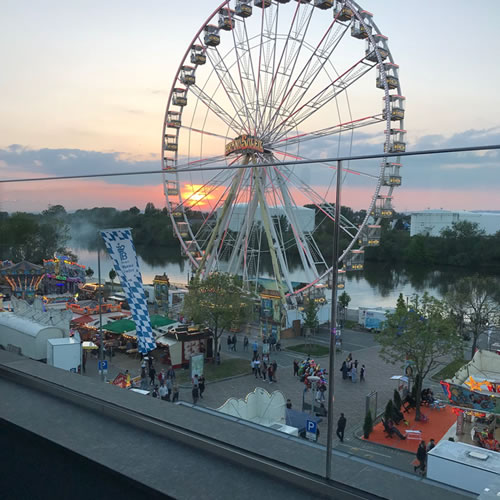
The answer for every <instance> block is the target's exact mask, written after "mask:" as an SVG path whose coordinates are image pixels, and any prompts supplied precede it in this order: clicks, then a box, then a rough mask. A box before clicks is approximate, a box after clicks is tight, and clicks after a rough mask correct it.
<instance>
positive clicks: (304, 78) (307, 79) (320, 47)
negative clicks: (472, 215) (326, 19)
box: [263, 17, 348, 135]
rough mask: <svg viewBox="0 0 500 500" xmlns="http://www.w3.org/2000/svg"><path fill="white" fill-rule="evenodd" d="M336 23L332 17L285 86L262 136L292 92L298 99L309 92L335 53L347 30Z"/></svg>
mask: <svg viewBox="0 0 500 500" xmlns="http://www.w3.org/2000/svg"><path fill="white" fill-rule="evenodd" d="M336 23H337V17H334V19H333V21H332V23H331V24H330V25H329V26H328V28H327V30H326V32H325V33H324V35H323V36H322V37H321V39H320V41H319V43H318V44H317V45H316V47H315V48H314V49H313V50H312V54H311V56H310V57H309V59H308V61H307V62H306V63H305V64H304V66H303V67H302V69H301V71H300V73H299V74H298V75H297V77H296V79H295V81H294V82H293V84H292V85H291V86H289V85H287V86H286V88H285V91H284V97H283V98H282V100H281V102H280V103H279V105H278V106H275V108H276V111H275V113H274V116H273V117H272V118H271V119H270V120H269V122H268V126H267V128H266V130H265V131H264V133H263V135H265V133H266V132H268V130H269V129H270V128H271V127H274V125H275V123H276V121H277V120H278V118H279V116H282V115H284V114H285V113H281V114H280V111H281V109H282V108H286V107H287V106H286V103H287V102H288V101H289V100H290V97H291V96H292V95H293V94H292V92H293V91H296V92H298V93H299V94H300V95H301V97H300V98H302V97H303V96H304V95H305V94H306V93H307V92H308V91H309V89H310V88H311V86H312V84H313V82H314V80H315V78H316V77H317V76H318V75H319V73H320V71H321V70H322V69H323V68H324V66H325V64H326V62H327V61H329V60H330V57H331V56H332V54H333V52H334V51H335V49H336V48H337V46H338V45H339V43H340V42H341V40H342V38H343V37H344V35H345V33H346V32H347V29H348V27H347V25H343V24H336ZM335 26H336V30H335V31H334V32H333V34H332V29H333V28H334V27H335ZM289 36H290V35H289ZM313 60H315V65H314V66H313V69H312V71H311V73H308V71H309V68H310V66H311V64H312V61H313ZM318 61H320V63H319V67H318ZM291 75H292V73H291V74H290V77H291ZM294 100H295V99H292V102H294ZM299 100H300V99H299Z"/></svg>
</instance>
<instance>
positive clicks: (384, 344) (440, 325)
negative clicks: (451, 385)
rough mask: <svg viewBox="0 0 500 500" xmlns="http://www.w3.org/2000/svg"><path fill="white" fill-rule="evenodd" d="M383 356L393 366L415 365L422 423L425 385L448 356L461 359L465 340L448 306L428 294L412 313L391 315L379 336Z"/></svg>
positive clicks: (410, 309)
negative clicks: (423, 389) (426, 378)
mask: <svg viewBox="0 0 500 500" xmlns="http://www.w3.org/2000/svg"><path fill="white" fill-rule="evenodd" d="M377 338H378V341H379V343H380V345H381V349H380V356H381V357H382V359H384V360H385V361H388V362H390V363H392V364H395V363H397V362H400V363H405V362H407V361H412V367H413V371H414V374H415V375H416V377H415V394H416V403H417V404H416V419H417V420H419V419H420V393H421V390H422V383H423V380H424V378H425V377H426V376H427V374H428V373H429V371H430V370H432V369H433V368H435V367H436V366H437V364H438V359H439V358H440V357H441V356H444V355H450V354H451V355H452V356H453V357H454V358H455V359H457V358H458V357H459V356H460V355H461V351H462V339H461V338H460V336H459V335H457V333H456V331H455V324H454V321H453V318H452V317H451V316H450V314H449V311H448V309H447V307H446V305H445V304H444V302H442V301H440V300H437V299H436V298H434V297H432V296H430V295H428V294H427V293H425V294H424V295H423V297H421V298H419V296H418V295H414V296H413V297H412V299H411V301H410V302H409V304H408V310H406V308H405V309H404V310H402V309H399V310H396V311H395V312H394V313H393V314H387V319H386V321H385V322H384V328H383V329H382V331H381V332H380V333H379V334H378V337H377Z"/></svg>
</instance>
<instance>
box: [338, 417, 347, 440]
mask: <svg viewBox="0 0 500 500" xmlns="http://www.w3.org/2000/svg"><path fill="white" fill-rule="evenodd" d="M346 424H347V419H346V418H345V417H344V414H343V413H341V414H340V418H339V420H338V422H337V433H336V434H337V437H338V438H339V439H340V442H341V443H343V442H344V431H345V426H346Z"/></svg>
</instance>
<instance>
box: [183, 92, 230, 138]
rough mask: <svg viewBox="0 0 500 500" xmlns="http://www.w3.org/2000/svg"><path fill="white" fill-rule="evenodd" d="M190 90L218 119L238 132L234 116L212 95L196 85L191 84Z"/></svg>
mask: <svg viewBox="0 0 500 500" xmlns="http://www.w3.org/2000/svg"><path fill="white" fill-rule="evenodd" d="M189 89H190V90H191V92H193V94H194V95H195V96H196V97H197V98H198V99H199V100H200V101H201V102H202V103H203V104H204V105H205V106H206V107H207V108H208V109H209V110H210V111H211V112H212V113H213V114H214V115H215V116H217V117H218V118H219V119H220V120H222V121H223V122H224V123H225V124H226V125H227V126H228V127H229V128H230V129H231V130H232V131H233V132H234V133H235V134H239V133H240V131H239V130H238V128H237V127H235V123H234V118H233V117H232V116H231V115H230V114H229V113H227V112H226V111H225V110H224V108H223V107H222V106H220V105H219V104H217V102H216V101H215V100H214V98H213V97H211V96H209V95H208V94H207V93H206V92H205V91H204V90H203V89H201V88H200V87H198V85H191V86H190V87H189Z"/></svg>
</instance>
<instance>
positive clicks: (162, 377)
mask: <svg viewBox="0 0 500 500" xmlns="http://www.w3.org/2000/svg"><path fill="white" fill-rule="evenodd" d="M166 381H167V374H166V373H165V370H164V369H163V368H162V370H161V372H160V373H158V382H160V386H161V384H164V383H165V382H166Z"/></svg>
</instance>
